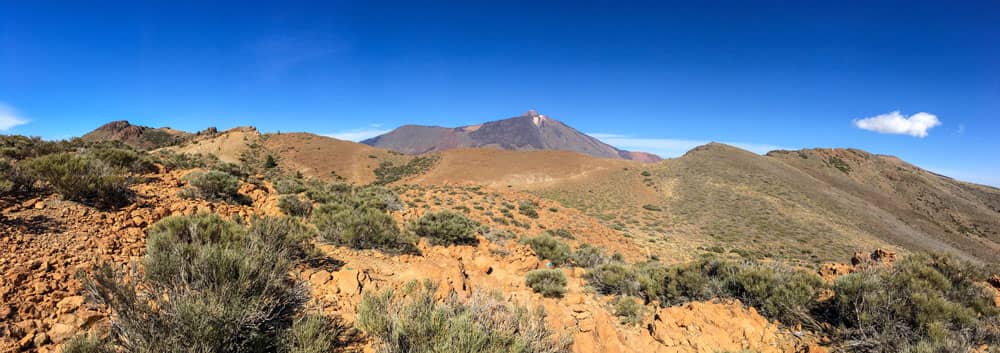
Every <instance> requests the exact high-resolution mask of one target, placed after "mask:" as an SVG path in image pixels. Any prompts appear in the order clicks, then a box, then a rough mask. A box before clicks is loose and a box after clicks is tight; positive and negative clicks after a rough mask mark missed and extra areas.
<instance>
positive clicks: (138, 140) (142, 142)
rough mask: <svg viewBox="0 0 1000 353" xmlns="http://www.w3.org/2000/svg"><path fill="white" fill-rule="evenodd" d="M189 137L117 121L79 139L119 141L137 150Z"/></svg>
mask: <svg viewBox="0 0 1000 353" xmlns="http://www.w3.org/2000/svg"><path fill="white" fill-rule="evenodd" d="M191 136H193V134H191V133H189V132H185V131H180V130H174V129H171V128H168V127H161V128H152V127H148V126H141V125H132V124H131V123H129V122H128V121H126V120H119V121H112V122H110V123H107V124H104V125H102V126H101V127H99V128H97V129H94V131H91V132H88V133H87V134H86V135H83V136H81V137H80V138H81V139H83V140H84V141H90V142H103V141H121V142H122V143H124V144H126V145H129V146H132V147H134V148H137V149H155V148H160V147H165V146H171V145H175V144H178V143H180V142H182V141H185V140H187V139H189V138H191Z"/></svg>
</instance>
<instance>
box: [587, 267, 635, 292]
mask: <svg viewBox="0 0 1000 353" xmlns="http://www.w3.org/2000/svg"><path fill="white" fill-rule="evenodd" d="M586 279H587V283H588V284H590V286H591V287H593V288H594V290H596V291H597V292H598V293H601V294H617V295H633V296H634V295H639V285H640V283H639V278H638V276H637V275H636V273H635V271H634V270H633V269H632V268H631V267H629V266H626V265H624V264H619V263H608V264H603V265H600V266H598V267H597V268H595V269H593V270H590V271H589V272H587V275H586Z"/></svg>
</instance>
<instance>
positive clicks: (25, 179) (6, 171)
mask: <svg viewBox="0 0 1000 353" xmlns="http://www.w3.org/2000/svg"><path fill="white" fill-rule="evenodd" d="M33 183H34V180H32V179H31V177H30V176H28V175H25V173H24V172H23V171H21V168H19V167H18V166H17V165H14V164H13V163H11V161H10V160H7V159H3V158H0V195H9V194H15V193H18V192H21V191H26V190H29V189H31V186H32V184H33Z"/></svg>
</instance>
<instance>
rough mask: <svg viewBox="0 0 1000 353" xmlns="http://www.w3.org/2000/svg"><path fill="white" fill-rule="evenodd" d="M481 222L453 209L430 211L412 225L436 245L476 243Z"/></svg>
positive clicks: (411, 227) (417, 232)
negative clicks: (477, 230)
mask: <svg viewBox="0 0 1000 353" xmlns="http://www.w3.org/2000/svg"><path fill="white" fill-rule="evenodd" d="M478 228H479V223H477V222H474V221H472V220H470V219H468V218H467V217H465V216H464V215H462V214H460V213H456V212H452V211H438V212H428V213H425V214H424V215H423V216H421V217H420V219H418V220H417V221H416V222H414V223H413V224H411V225H410V229H411V230H412V231H413V232H414V233H416V235H418V236H421V237H425V238H428V239H429V240H430V242H431V243H432V244H436V245H462V244H476V243H477V242H478V239H477V238H476V229H478Z"/></svg>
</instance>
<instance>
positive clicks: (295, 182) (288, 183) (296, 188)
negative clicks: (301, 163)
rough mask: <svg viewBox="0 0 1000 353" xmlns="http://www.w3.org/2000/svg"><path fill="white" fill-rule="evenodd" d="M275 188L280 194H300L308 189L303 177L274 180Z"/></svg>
mask: <svg viewBox="0 0 1000 353" xmlns="http://www.w3.org/2000/svg"><path fill="white" fill-rule="evenodd" d="M274 190H275V191H277V192H278V193H279V194H298V193H300V192H305V191H306V186H305V184H303V183H302V179H299V178H289V177H283V178H279V179H278V180H275V181H274Z"/></svg>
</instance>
